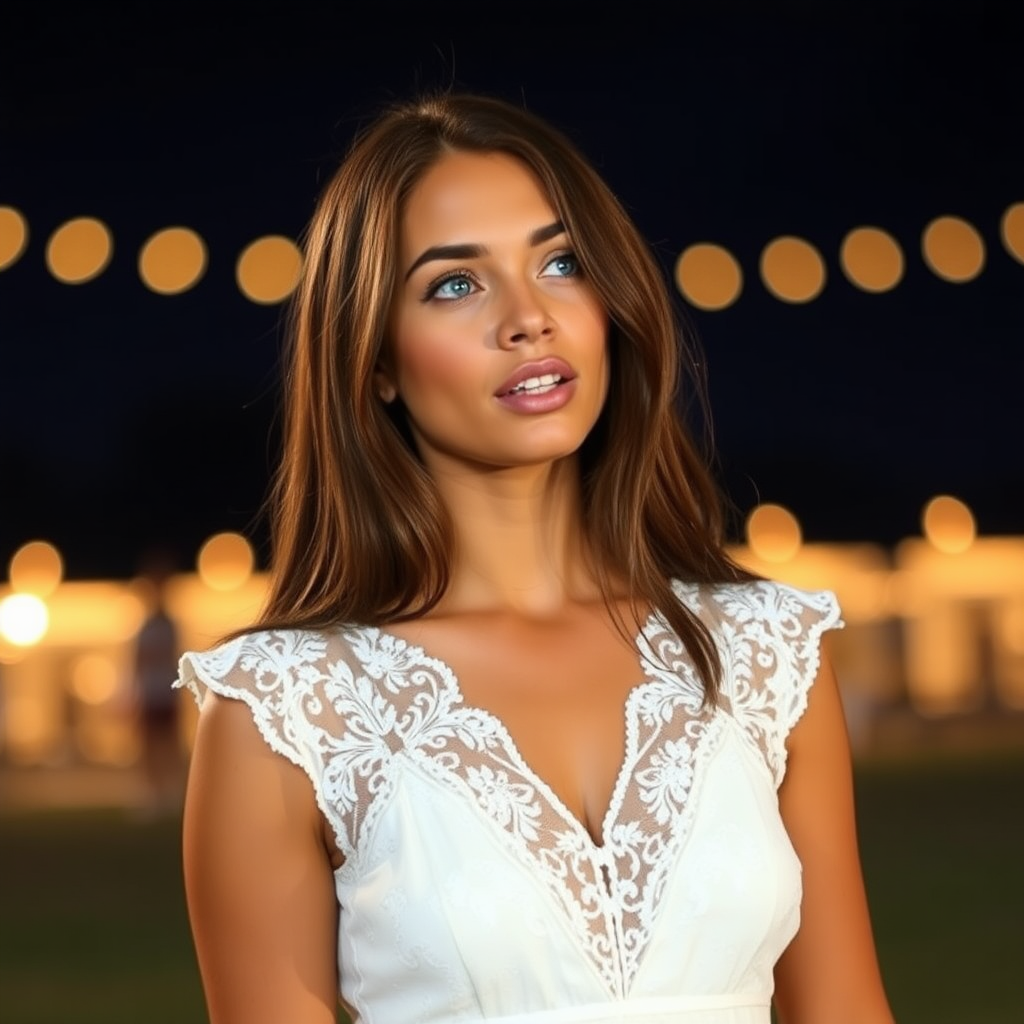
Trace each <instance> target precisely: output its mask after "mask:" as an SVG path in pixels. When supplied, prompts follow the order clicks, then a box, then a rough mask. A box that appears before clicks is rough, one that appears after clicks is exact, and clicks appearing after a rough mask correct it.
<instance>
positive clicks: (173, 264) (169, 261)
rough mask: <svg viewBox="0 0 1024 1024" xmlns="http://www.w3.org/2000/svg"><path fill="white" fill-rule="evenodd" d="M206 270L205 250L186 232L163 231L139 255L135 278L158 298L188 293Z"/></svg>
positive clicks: (181, 230)
mask: <svg viewBox="0 0 1024 1024" xmlns="http://www.w3.org/2000/svg"><path fill="white" fill-rule="evenodd" d="M205 270H206V246H205V245H204V244H203V240H202V239H201V238H200V237H199V235H197V234H196V233H195V232H194V231H192V230H191V229H189V228H164V230H163V231H158V232H157V233H156V234H155V235H152V236H151V237H150V238H149V239H148V240H147V241H146V244H145V245H143V247H142V249H141V251H140V252H139V277H141V278H142V280H143V282H144V283H145V284H146V285H147V286H148V287H149V288H152V289H153V291H155V292H158V293H159V294H161V295H176V294H178V293H179V292H184V291H188V289H189V288H191V287H192V286H193V285H194V284H195V283H196V282H197V281H198V280H199V279H200V278H201V277H202V276H203V273H204V271H205Z"/></svg>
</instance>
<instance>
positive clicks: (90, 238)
mask: <svg viewBox="0 0 1024 1024" xmlns="http://www.w3.org/2000/svg"><path fill="white" fill-rule="evenodd" d="M113 251H114V243H113V240H112V239H111V235H110V230H109V229H108V228H107V226H106V225H105V224H103V223H101V222H100V221H98V220H96V219H95V218H93V217H76V218H75V219H74V220H69V221H68V222H67V223H65V224H62V225H61V226H60V227H59V228H57V230H56V231H54V233H53V234H52V235H51V236H50V240H49V242H47V244H46V265H47V266H48V267H49V268H50V273H51V274H53V276H54V277H55V278H57V280H58V281H63V282H64V283H65V284H83V283H84V282H86V281H91V280H92V279H93V278H94V277H96V276H98V275H99V274H102V273H103V271H104V270H106V267H107V264H108V263H109V262H110V257H111V255H112V253H113Z"/></svg>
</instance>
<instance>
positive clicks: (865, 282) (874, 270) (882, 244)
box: [839, 227, 904, 292]
mask: <svg viewBox="0 0 1024 1024" xmlns="http://www.w3.org/2000/svg"><path fill="white" fill-rule="evenodd" d="M839 265H840V266H841V267H842V268H843V273H844V274H845V275H846V276H847V278H849V280H850V283H851V284H854V285H856V286H857V287H858V288H862V289H863V290H864V291H866V292H887V291H889V290H890V289H891V288H895V287H896V285H898V284H899V283H900V280H901V279H902V277H903V270H904V259H903V250H902V249H901V248H900V245H899V243H898V242H897V241H896V239H895V238H893V237H892V235H890V234H889V233H888V232H886V231H883V230H882V229H881V228H874V227H860V228H854V229H853V230H852V231H851V232H850V233H849V234H848V235H847V236H846V237H845V238H844V239H843V242H842V245H841V246H840V248H839Z"/></svg>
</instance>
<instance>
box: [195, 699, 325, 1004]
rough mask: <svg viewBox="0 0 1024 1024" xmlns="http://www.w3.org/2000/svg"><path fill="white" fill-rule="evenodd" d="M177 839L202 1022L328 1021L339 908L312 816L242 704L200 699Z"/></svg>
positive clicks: (296, 782)
mask: <svg viewBox="0 0 1024 1024" xmlns="http://www.w3.org/2000/svg"><path fill="white" fill-rule="evenodd" d="M183 841H184V869H185V891H186V897H187V901H188V910H189V918H190V921H191V925H192V933H193V937H194V940H195V946H196V953H197V956H198V959H199V968H200V973H201V975H202V979H203V988H204V991H205V995H206V1001H207V1007H208V1010H209V1014H210V1021H211V1024H264V1022H266V1024H280V1022H281V1021H295V1022H302V1024H321V1022H323V1024H328V1022H329V1024H334V1022H335V1021H336V1019H337V1000H338V996H337V966H336V950H337V934H338V933H337V906H336V897H335V892H334V885H333V877H332V870H331V865H330V859H329V855H328V853H327V850H326V848H325V846H324V842H323V834H322V831H321V816H320V812H319V810H318V808H317V806H316V801H315V798H314V795H313V790H312V786H311V784H310V781H309V779H308V777H307V776H306V775H305V773H304V772H303V771H302V770H301V769H299V768H297V767H296V766H295V765H293V764H292V763H291V762H289V761H288V760H287V759H286V758H284V757H282V756H281V755H279V754H277V753H275V752H273V751H272V750H271V749H270V748H269V747H268V746H267V744H266V743H265V742H264V741H263V739H262V737H261V736H260V734H259V732H258V730H257V728H256V725H255V723H254V722H253V719H252V714H251V712H250V710H249V708H248V707H247V706H246V705H245V704H244V703H243V702H241V701H238V700H230V699H225V698H221V697H218V696H217V695H216V694H214V693H207V695H206V697H205V699H204V702H203V708H202V711H201V712H200V715H199V723H198V727H197V731H196V738H195V746H194V748H193V752H192V759H191V765H190V769H189V781H188V791H187V795H186V800H185V816H184V830H183Z"/></svg>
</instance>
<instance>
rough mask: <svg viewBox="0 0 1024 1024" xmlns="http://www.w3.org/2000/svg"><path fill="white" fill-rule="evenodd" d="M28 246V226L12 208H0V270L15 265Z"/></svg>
mask: <svg viewBox="0 0 1024 1024" xmlns="http://www.w3.org/2000/svg"><path fill="white" fill-rule="evenodd" d="M27 245H28V224H26V223H25V218H24V217H23V216H22V215H21V214H20V213H19V212H18V211H17V210H16V209H14V207H13V206H0V270H6V269H7V268H8V267H9V266H11V264H12V263H16V262H17V261H18V259H19V258H20V256H21V254H22V253H23V252H24V251H25V248H26V246H27Z"/></svg>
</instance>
